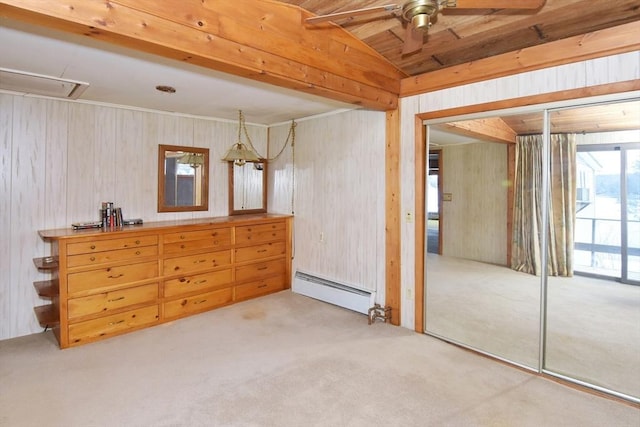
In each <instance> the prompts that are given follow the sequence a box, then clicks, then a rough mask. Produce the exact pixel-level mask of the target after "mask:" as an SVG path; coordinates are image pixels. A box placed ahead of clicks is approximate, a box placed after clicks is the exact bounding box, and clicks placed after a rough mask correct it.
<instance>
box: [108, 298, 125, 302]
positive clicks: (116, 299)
mask: <svg viewBox="0 0 640 427" xmlns="http://www.w3.org/2000/svg"><path fill="white" fill-rule="evenodd" d="M123 299H124V297H118V298H112V299H110V300H109V301H108V302H116V301H122V300H123Z"/></svg>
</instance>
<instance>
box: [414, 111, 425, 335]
mask: <svg viewBox="0 0 640 427" xmlns="http://www.w3.org/2000/svg"><path fill="white" fill-rule="evenodd" d="M414 126H415V135H414V138H415V150H414V158H415V186H416V187H415V192H416V194H415V196H416V205H415V212H416V213H415V224H416V230H415V233H416V235H415V239H416V243H415V245H416V248H415V278H414V280H415V292H414V295H415V330H416V332H421V333H422V332H424V316H425V308H424V279H425V265H424V264H425V263H424V257H425V249H426V241H425V236H426V231H427V229H426V225H427V222H426V218H425V207H426V205H425V190H426V180H427V128H426V126H425V125H424V124H422V119H420V117H418V116H415V124H414Z"/></svg>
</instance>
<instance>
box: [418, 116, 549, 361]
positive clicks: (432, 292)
mask: <svg viewBox="0 0 640 427" xmlns="http://www.w3.org/2000/svg"><path fill="white" fill-rule="evenodd" d="M542 123H543V115H542V113H541V112H536V113H533V114H527V115H509V114H502V115H497V116H493V117H483V118H481V119H477V120H465V121H457V122H448V123H441V124H435V125H430V126H429V127H428V141H429V150H430V160H429V172H428V177H429V181H430V182H429V185H427V192H428V194H427V195H426V199H427V207H428V212H427V218H428V224H427V229H428V231H429V235H428V237H427V241H428V243H427V244H428V246H429V248H428V249H429V250H428V251H426V252H427V256H426V262H425V264H426V274H425V275H426V288H425V296H426V305H425V307H426V310H425V317H426V322H425V323H426V325H425V326H426V331H427V333H429V334H432V335H435V336H438V337H442V338H444V339H446V340H449V341H452V342H454V343H457V344H462V345H464V346H468V347H471V348H473V349H475V350H477V351H480V352H483V353H488V354H491V355H493V356H496V357H499V358H501V359H505V360H508V361H510V362H512V363H515V364H518V365H521V366H524V367H528V368H531V369H538V365H539V346H538V343H539V337H540V314H539V313H540V275H539V274H538V276H536V275H535V274H530V273H529V272H528V271H525V272H523V271H517V270H514V269H513V268H512V266H511V262H510V260H511V252H512V250H513V245H512V235H513V227H514V226H515V224H514V223H513V220H512V217H513V197H514V189H515V188H514V185H513V180H514V174H515V170H514V164H515V163H514V162H515V147H516V144H517V139H518V134H523V135H528V134H532V133H537V134H540V133H541V132H542ZM434 153H437V155H438V157H437V158H438V162H434V161H432V159H433V158H434V155H433V154H434ZM539 160H540V161H541V160H542V159H539ZM436 167H438V170H437V172H436V171H435V170H434V169H435V168H436ZM434 172H436V173H434ZM434 175H436V176H437V178H436V179H434ZM521 197H522V198H526V195H522V196H521ZM434 199H436V200H434ZM519 209H521V210H522V209H524V210H526V211H527V212H526V217H527V218H529V217H532V216H535V212H533V211H530V210H531V209H532V207H531V206H529V205H522V206H520V208H519ZM434 212H437V215H436V214H434ZM434 223H435V224H434ZM432 229H437V230H438V235H437V237H438V239H439V245H434V242H431V241H429V239H434V237H433V236H434V234H435V233H434V232H433V231H432ZM531 243H532V244H533V245H537V246H538V247H537V248H536V249H535V250H534V249H532V248H529V249H528V250H531V251H532V252H538V253H539V252H540V247H539V244H540V243H539V242H537V241H533V242H531ZM434 247H437V248H438V249H439V250H438V251H435V250H434V249H433V248H434ZM538 268H540V267H539V266H538Z"/></svg>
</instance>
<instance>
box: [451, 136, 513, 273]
mask: <svg viewBox="0 0 640 427" xmlns="http://www.w3.org/2000/svg"><path fill="white" fill-rule="evenodd" d="M442 159H443V160H444V165H443V168H442V170H443V174H444V176H443V179H442V181H443V190H442V191H443V192H444V193H449V194H451V195H452V199H451V201H445V202H443V203H442V217H443V218H444V220H443V221H442V225H443V227H442V235H443V236H445V237H444V239H443V242H442V246H443V247H442V254H443V255H446V256H453V257H457V258H466V259H472V260H476V261H483V262H488V263H491V264H499V265H504V263H505V260H506V259H507V224H506V221H505V218H506V214H505V213H506V212H507V187H505V182H506V181H507V144H498V143H488V142H485V143H472V144H463V145H454V146H450V147H447V146H444V147H443V148H442Z"/></svg>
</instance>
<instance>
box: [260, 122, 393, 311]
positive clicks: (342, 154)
mask: <svg viewBox="0 0 640 427" xmlns="http://www.w3.org/2000/svg"><path fill="white" fill-rule="evenodd" d="M289 126H290V124H289V123H287V124H282V125H280V126H276V127H272V128H271V129H270V134H271V135H270V145H271V147H270V152H272V153H273V154H274V155H275V154H276V153H277V152H279V151H280V148H281V147H282V144H283V143H284V141H286V139H287V133H288V132H289ZM293 152H294V150H292V149H291V147H288V148H287V149H286V150H285V152H284V153H283V154H282V156H281V158H279V159H277V160H275V161H273V162H272V163H270V165H269V175H270V179H269V181H270V188H271V189H272V190H273V191H271V193H270V196H269V210H270V211H271V212H278V213H291V212H292V205H291V201H292V200H291V195H292V191H293V196H294V197H293V199H294V200H293V201H294V203H293V212H294V213H295V221H294V260H293V270H294V271H295V270H296V269H299V270H301V271H304V272H308V273H315V274H318V275H320V276H322V277H327V278H330V279H334V280H338V281H343V282H346V283H350V284H353V285H356V286H360V287H363V288H366V289H371V290H376V291H377V298H376V299H377V301H378V302H380V303H384V301H385V299H384V290H385V283H384V277H385V276H384V259H385V258H384V257H385V249H384V228H385V209H384V203H385V199H384V194H385V193H384V188H385V181H384V167H385V155H384V152H385V114H384V113H381V112H371V111H362V110H357V111H348V112H343V113H339V114H333V115H326V116H321V117H317V118H312V119H307V120H302V121H300V122H298V123H297V127H296V140H295V162H294V161H293V157H292V156H293Z"/></svg>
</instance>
